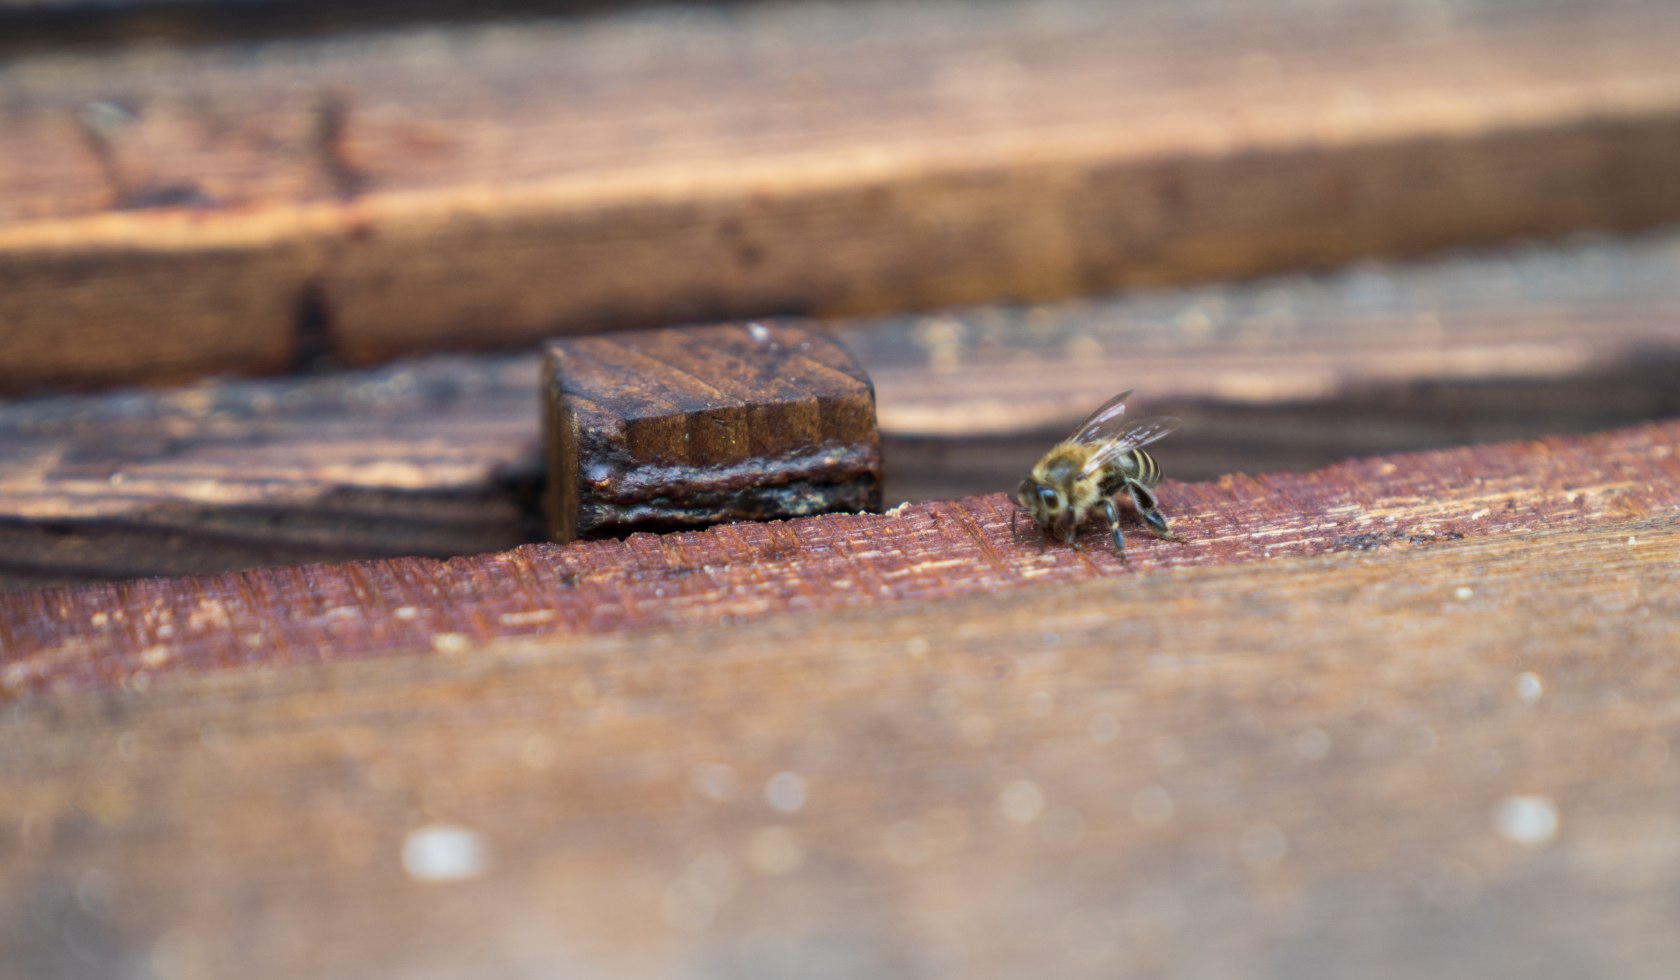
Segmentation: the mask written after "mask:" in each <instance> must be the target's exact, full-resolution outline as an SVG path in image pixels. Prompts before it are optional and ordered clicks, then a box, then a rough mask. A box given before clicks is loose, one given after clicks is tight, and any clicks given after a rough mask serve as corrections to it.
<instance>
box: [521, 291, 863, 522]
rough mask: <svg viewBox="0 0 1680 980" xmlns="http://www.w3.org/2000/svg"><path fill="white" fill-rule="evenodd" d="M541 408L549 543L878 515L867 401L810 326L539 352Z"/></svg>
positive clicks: (558, 343) (672, 334) (694, 333)
mask: <svg viewBox="0 0 1680 980" xmlns="http://www.w3.org/2000/svg"><path fill="white" fill-rule="evenodd" d="M542 395H543V407H542V418H543V429H544V433H545V435H544V442H545V444H546V445H547V447H548V463H547V473H548V486H547V490H546V494H545V500H546V502H547V508H546V510H547V518H548V525H547V526H548V532H549V538H550V539H551V540H554V541H559V542H562V543H564V542H567V541H573V540H576V539H578V538H601V537H623V536H624V535H625V534H629V533H631V532H635V531H673V530H693V529H695V528H701V527H706V526H708V525H712V524H723V523H727V522H730V521H744V520H759V521H762V520H775V519H782V518H788V517H809V516H810V515H812V514H823V513H829V512H832V511H860V510H880V509H881V436H880V433H879V432H878V431H876V426H875V389H874V388H872V387H871V386H870V384H869V378H868V376H867V375H865V374H864V372H863V369H862V368H861V367H859V366H858V363H857V359H856V358H854V357H853V356H852V355H851V353H850V352H849V351H847V350H846V348H845V347H844V346H843V345H841V344H840V343H839V342H838V341H836V340H834V339H833V338H832V337H829V336H826V335H824V334H823V333H821V332H818V331H816V330H813V329H811V328H810V327H809V326H795V325H792V324H786V323H768V324H766V323H756V322H755V323H749V324H716V325H712V326H705V327H679V328H670V329H665V330H632V331H627V332H623V333H619V334H616V335H613V336H607V337H578V338H563V339H560V340H552V341H550V342H549V343H548V344H547V345H546V346H545V347H544V351H543V366H542Z"/></svg>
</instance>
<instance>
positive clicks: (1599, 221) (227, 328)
mask: <svg viewBox="0 0 1680 980" xmlns="http://www.w3.org/2000/svg"><path fill="white" fill-rule="evenodd" d="M1181 6H1182V5H1181V4H1180V3H1178V2H1176V0H1149V2H1142V3H1127V4H1102V3H1080V2H1072V0H1058V2H1052V3H1049V4H1044V3H1029V2H1006V3H976V4H963V3H940V2H926V3H897V4H882V5H869V4H866V5H862V6H855V5H854V6H852V7H849V8H848V9H847V11H846V13H845V16H844V17H837V16H835V15H834V14H833V13H832V12H831V11H829V9H828V7H827V5H824V4H792V5H783V4H771V5H746V6H743V7H740V8H739V9H736V10H732V11H731V12H730V13H729V14H727V15H723V14H717V13H700V14H694V13H693V12H691V11H686V10H683V11H677V10H674V9H673V10H661V11H654V12H651V13H650V12H645V11H640V10H637V11H635V12H632V13H628V14H621V15H616V16H615V15H612V14H603V15H602V16H600V17H598V18H595V19H592V20H591V21H589V22H588V23H587V25H583V24H579V23H575V22H566V21H559V22H555V21H531V22H521V23H520V24H519V26H518V28H517V29H515V28H510V27H502V26H498V27H494V28H488V29H480V28H472V27H467V26H461V25H455V26H453V27H448V28H436V27H434V28H431V29H424V30H423V29H420V28H415V29H412V30H403V31H393V32H388V33H371V34H368V35H365V36H362V37H361V38H360V39H359V40H352V39H350V38H330V39H325V40H315V41H309V40H301V41H300V40H293V41H287V42H285V43H283V44H274V45H270V46H266V47H265V46H256V45H249V46H242V45H235V46H231V47H218V46H206V47H201V48H183V49H178V50H173V51H171V52H170V53H169V54H168V56H167V57H160V56H159V55H158V54H157V53H156V52H155V51H154V50H152V49H151V48H144V49H141V48H134V49H118V48H113V49H111V50H108V51H105V52H103V53H102V56H101V57H100V58H99V59H93V60H87V61H83V62H77V71H75V72H69V71H64V70H62V67H61V63H62V61H63V58H64V57H65V56H64V55H62V54H58V53H55V52H48V53H38V52H37V53H32V54H30V55H27V56H22V57H19V58H17V59H14V60H13V61H12V62H10V63H8V64H7V65H6V66H5V75H4V77H3V78H0V83H5V82H10V81H12V80H14V79H15V80H16V83H15V84H13V85H9V86H8V90H9V91H10V92H12V93H13V95H12V97H11V98H10V99H9V101H8V103H7V107H6V110H5V112H4V113H3V114H0V390H12V391H18V390H29V389H31V388H32V387H35V386H40V385H47V384H60V383H73V384H105V383H110V382H112V381H122V380H134V379H143V380H155V379H158V378H179V377H182V376H187V375H192V374H201V373H207V372H215V371H246V372H257V371H276V370H284V369H285V368H286V367H288V366H289V365H291V364H294V363H296V362H297V361H299V360H304V359H307V358H308V356H309V354H310V353H311V352H312V351H314V350H317V349H321V348H325V349H327V350H329V351H330V352H332V353H333V354H335V355H336V356H338V357H340V358H341V359H343V360H346V361H349V362H356V363H369V362H373V361H377V360H380V359H384V358H389V357H392V356H394V355H399V354H403V353H410V352H416V351H427V350H437V349H440V348H442V349H460V348H463V347H476V348H485V347H492V346H498V345H499V346H504V347H505V346H528V345H532V344H535V343H537V342H539V341H540V340H541V339H542V338H543V337H547V336H552V335H554V334H555V333H557V332H582V331H593V330H599V329H602V328H603V327H608V326H612V327H634V326H658V325H666V324H670V323H678V322H707V321H714V320H723V319H730V318H738V317H749V316H765V315H771V314H805V313H811V314H816V315H828V314H855V313H878V312H895V311H900V310H904V309H925V308H931V307H941V306H946V305H950V304H953V303H970V302H983V301H1007V300H1045V299H1055V298H1058V297H1066V296H1070V295H1080V294H1086V293H1090V292H1092V291H1095V290H1100V289H1106V288H1111V287H1115V286H1120V285H1130V284H1151V283H1161V282H1169V281H1179V282H1182V281H1186V280H1194V279H1206V278H1216V277H1225V276H1248V275H1253V274H1256V273H1261V272H1265V271H1268V270H1278V269H1283V268H1293V267H1299V266H1302V265H1323V264H1327V263H1334V262H1339V261H1343V260H1346V259H1347V258H1349V257H1352V256H1364V255H1373V254H1395V253H1406V252H1414V253H1415V252H1418V251H1420V250H1426V249H1438V248H1443V247H1449V246H1455V245H1464V244H1470V243H1479V242H1495V241H1502V240H1509V239H1511V238H1512V237H1514V236H1529V237H1532V236H1541V235H1552V234H1559V233H1567V232H1572V231H1578V230H1581V229H1595V230H1597V229H1636V228H1645V227H1651V226H1655V225H1658V224H1660V223H1663V222H1669V221H1673V220H1675V219H1676V218H1680V182H1677V181H1675V180H1674V179H1673V174H1674V173H1675V172H1677V171H1680V62H1677V60H1676V59H1675V58H1674V57H1673V38H1674V37H1675V36H1676V32H1677V31H1680V8H1677V7H1676V6H1675V5H1673V4H1670V3H1666V2H1664V0H1626V2H1620V3H1614V4H1592V3H1580V4H1565V3H1548V4H1541V5H1538V6H1536V5H1532V4H1508V5H1507V4H1489V3H1477V2H1474V0H1452V2H1443V3H1439V4H1435V5H1433V6H1431V7H1430V9H1431V10H1433V11H1435V12H1434V13H1432V14H1429V15H1427V16H1425V15H1420V14H1418V9H1419V8H1418V6H1417V4H1415V3H1412V2H1409V0H1357V2H1355V0H1339V2H1327V3H1317V4H1314V5H1312V7H1311V8H1310V9H1306V8H1296V7H1292V6H1289V5H1276V4H1252V3H1241V2H1235V0H1213V2H1211V3H1209V4H1208V5H1206V6H1205V7H1201V8H1198V9H1199V10H1200V11H1201V12H1200V13H1198V14H1196V15H1194V16H1183V15H1181V9H1180V8H1181ZM1047 11H1048V12H1047ZM842 24H843V25H844V26H843V27H842V26H841V25H842ZM438 78H450V79H452V80H453V82H454V83H453V84H451V85H448V86H441V87H440V86H439V85H437V83H436V79H438ZM107 93H122V94H123V95H124V96H125V97H126V98H127V99H128V100H129V101H130V102H132V103H133V104H134V106H135V107H136V112H137V121H136V122H135V123H134V137H135V139H136V140H137V141H138V142H141V143H143V144H145V146H146V147H147V148H148V151H149V152H148V154H147V159H148V160H149V161H150V164H151V168H150V169H151V171H152V177H153V179H154V181H155V182H156V183H159V184H161V185H164V186H167V185H173V184H182V183H190V184H192V185H194V186H197V187H199V188H202V189H203V191H204V193H205V195H206V196H207V197H208V198H210V199H213V200H214V201H216V202H219V203H220V205H221V206H220V207H197V208H184V209H183V208H164V209H151V210H145V211H123V212H113V211H110V210H109V208H110V205H111V203H112V199H113V193H112V190H111V189H110V188H109V187H107V186H106V185H107V181H106V179H104V178H103V177H102V176H101V172H100V168H99V166H98V164H97V161H96V160H95V159H94V158H93V156H92V155H90V153H89V152H88V149H87V145H86V140H85V139H84V138H83V136H82V135H81V134H80V133H79V132H78V131H77V128H76V126H75V125H74V124H73V122H72V120H73V119H74V118H75V115H76V112H77V110H78V107H80V106H82V105H83V104H84V103H85V102H86V101H87V100H88V99H97V98H105V97H107ZM327 93H337V97H336V101H335V100H334V98H333V97H329V95H328V94H327ZM556 93H565V94H564V96H559V95H557V94H556ZM334 106H337V107H338V108H337V109H334V108H333V107H334ZM352 173H353V175H354V179H353V180H352V179H348V178H347V175H349V174H352ZM347 184H353V185H354V193H353V194H348V195H347V194H346V185H347ZM556 269H564V270H566V274H565V275H555V272H554V270H556ZM310 324H315V325H317V326H318V327H319V329H311V328H309V325H310Z"/></svg>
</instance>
